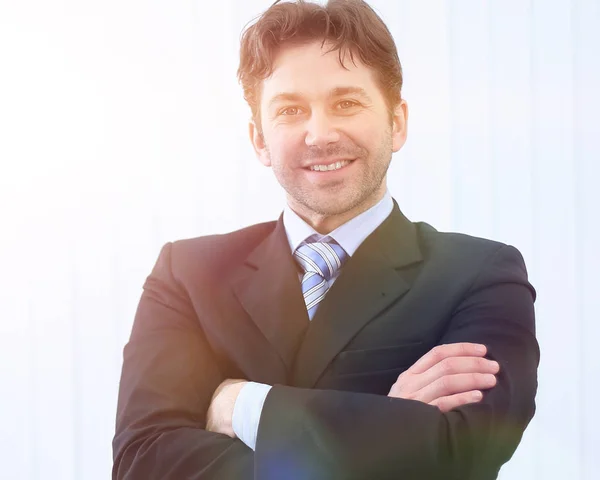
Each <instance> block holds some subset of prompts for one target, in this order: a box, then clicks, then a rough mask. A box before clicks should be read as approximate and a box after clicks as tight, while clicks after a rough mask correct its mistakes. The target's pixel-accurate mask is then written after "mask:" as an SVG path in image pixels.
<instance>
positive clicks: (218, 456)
mask: <svg viewBox="0 0 600 480" xmlns="http://www.w3.org/2000/svg"><path fill="white" fill-rule="evenodd" d="M171 249H172V244H167V245H165V246H164V247H163V249H162V251H161V253H160V256H159V258H158V261H157V263H156V265H155V267H154V269H153V271H152V273H151V274H150V276H149V277H148V279H147V280H146V283H145V284H144V291H143V293H142V297H141V299H140V302H139V305H138V309H137V312H136V316H135V321H134V324H133V329H132V333H131V338H130V340H129V342H128V344H127V345H126V346H125V349H124V354H123V369H122V374H121V382H120V387H119V401H118V407H117V422H116V432H115V437H114V440H113V457H114V464H113V474H112V475H113V479H128V480H129V479H130V480H137V479H140V480H151V479H161V480H163V479H177V480H179V479H183V478H185V479H190V480H191V479H197V480H200V479H211V480H212V479H215V480H218V479H223V480H235V479H240V480H241V479H251V478H254V475H253V468H254V452H252V450H250V449H249V448H248V447H247V446H246V445H244V444H243V443H242V442H241V441H240V440H238V439H235V440H234V439H231V438H229V437H227V436H226V435H221V434H217V433H213V432H208V431H206V430H205V425H206V412H207V410H208V406H209V404H210V400H211V397H212V394H213V393H214V390H215V389H216V388H217V386H218V385H219V384H220V383H221V382H222V381H223V380H224V377H223V375H222V374H221V372H220V370H219V366H218V362H217V361H216V360H215V356H214V354H213V352H212V350H211V348H210V346H209V344H208V342H207V340H206V338H205V336H204V333H203V331H202V329H201V327H200V323H199V322H198V320H197V318H196V315H195V312H194V311H193V309H192V307H191V302H190V300H189V298H188V297H187V294H186V293H185V291H184V289H183V288H181V287H180V286H179V284H178V283H177V281H176V279H175V278H174V277H173V275H172V273H171V265H170V264H171Z"/></svg>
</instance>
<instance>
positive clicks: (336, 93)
mask: <svg viewBox="0 0 600 480" xmlns="http://www.w3.org/2000/svg"><path fill="white" fill-rule="evenodd" d="M343 95H358V96H361V97H363V98H364V99H365V100H367V101H368V102H372V100H371V97H369V94H368V93H367V91H366V90H365V89H364V88H361V87H335V88H333V89H331V90H330V91H329V94H328V95H327V98H329V99H331V98H335V97H341V96H343ZM300 99H302V94H300V93H296V92H282V93H278V94H277V95H275V96H274V97H273V98H272V99H271V101H270V102H269V108H270V107H272V106H273V105H274V104H276V103H278V102H285V101H297V100H300Z"/></svg>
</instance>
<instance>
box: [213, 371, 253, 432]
mask: <svg viewBox="0 0 600 480" xmlns="http://www.w3.org/2000/svg"><path fill="white" fill-rule="evenodd" d="M246 383H248V382H247V381H246V380H232V379H227V380H225V381H224V382H222V383H221V384H220V385H219V386H218V387H217V389H216V390H215V393H214V394H213V396H212V399H211V401H210V405H209V407H208V412H207V413H206V430H207V431H209V432H215V433H223V434H225V435H228V436H230V437H231V438H236V434H235V432H234V431H233V421H232V419H233V407H234V406H235V401H236V399H237V397H238V394H239V393H240V390H241V389H242V387H243V386H244V385H245V384H246Z"/></svg>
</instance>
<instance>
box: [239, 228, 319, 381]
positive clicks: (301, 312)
mask: <svg viewBox="0 0 600 480" xmlns="http://www.w3.org/2000/svg"><path fill="white" fill-rule="evenodd" d="M233 290H234V292H235V295H236V296H237V297H238V299H239V301H240V303H241V304H242V306H243V308H244V310H246V312H248V314H249V315H250V317H251V318H252V320H253V321H254V322H255V323H256V325H257V326H258V328H259V329H260V331H261V332H262V334H263V335H264V336H265V337H266V339H267V340H268V341H269V343H270V344H271V345H272V346H273V348H274V349H275V350H276V351H277V352H278V353H279V356H280V357H281V359H282V361H283V363H284V364H285V366H286V368H287V370H288V371H291V367H292V365H293V361H294V357H295V355H296V352H297V349H298V345H299V343H300V341H301V340H302V336H303V335H304V332H305V330H306V327H307V326H308V321H309V320H308V314H307V312H306V307H305V305H304V298H303V297H302V289H301V286H300V281H299V277H298V270H297V267H296V264H295V262H294V260H293V257H292V254H291V252H290V246H289V243H288V240H287V236H286V233H285V228H284V226H283V218H282V217H280V218H279V220H278V221H277V223H276V225H275V229H274V230H273V232H272V233H271V234H270V235H269V236H268V237H266V238H265V240H263V242H262V243H260V244H259V245H258V247H257V248H256V249H255V250H253V251H252V253H251V254H250V255H249V256H248V258H247V259H246V261H245V262H244V264H243V265H242V266H241V267H240V270H239V271H238V272H237V275H235V278H234V280H233Z"/></svg>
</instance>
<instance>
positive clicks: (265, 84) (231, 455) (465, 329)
mask: <svg viewBox="0 0 600 480" xmlns="http://www.w3.org/2000/svg"><path fill="white" fill-rule="evenodd" d="M240 60H241V61H240V68H239V72H238V73H239V77H240V81H241V83H242V86H243V88H244V93H245V98H246V100H247V101H248V103H249V105H250V107H251V110H252V121H251V123H250V126H249V129H250V138H251V141H252V144H253V146H254V149H255V151H256V155H257V157H258V159H259V160H260V161H261V162H262V163H263V164H264V165H266V166H267V167H271V168H272V169H273V172H274V174H275V176H276V178H277V180H278V182H279V183H280V184H281V186H282V187H283V189H284V190H285V192H286V194H287V205H285V208H284V210H283V213H282V215H281V217H280V218H279V219H278V220H276V221H273V222H269V223H264V224H259V225H253V226H250V227H247V228H245V229H243V230H239V231H236V232H232V233H229V234H226V235H215V236H209V237H201V238H195V239H188V240H182V241H178V242H175V243H169V244H167V245H165V246H164V247H163V249H162V251H161V253H160V255H159V258H158V261H157V263H156V265H155V267H154V269H153V270H152V273H151V274H150V276H149V277H148V279H147V281H146V283H145V285H144V292H143V294H142V298H141V300H140V304H139V307H138V311H137V314H136V318H135V322H134V326H133V330H132V334H131V338H130V341H129V343H128V344H127V346H126V347H125V351H124V363H123V372H122V378H121V384H120V392H119V405H118V413H117V428H116V435H115V439H114V468H113V478H118V479H125V478H128V479H144V480H147V479H154V478H156V479H182V478H188V479H201V478H206V479H227V480H230V479H253V478H255V479H277V480H281V479H369V480H371V479H380V478H381V479H383V478H403V479H419V480H422V479H428V480H430V479H449V478H456V479H461V480H464V479H493V478H496V477H497V474H498V471H499V469H500V467H501V466H502V465H503V464H504V463H505V462H506V461H508V460H509V459H510V457H511V456H512V454H513V452H514V451H515V449H516V448H517V445H518V444H519V441H520V439H521V436H522V434H523V431H524V430H525V428H526V426H527V425H528V423H529V421H530V420H531V418H532V416H533V414H534V411H535V402H534V398H535V393H536V386H537V380H536V372H537V366H538V362H539V349H538V344H537V341H536V338H535V322H534V310H533V302H534V299H535V291H534V289H533V287H532V286H531V285H530V283H529V282H528V280H527V273H526V269H525V265H524V263H523V259H522V257H521V255H520V254H519V252H518V251H517V250H516V249H515V248H514V247H511V246H508V245H504V244H501V243H498V242H494V241H491V240H484V239H479V238H474V237H469V236H466V235H460V234H453V233H441V232H438V231H436V230H435V229H434V228H433V227H431V226H430V225H428V224H426V223H413V222H411V221H409V220H408V219H407V218H406V217H405V216H404V215H403V214H402V213H401V211H400V208H399V206H398V205H397V203H396V202H395V201H394V200H393V198H392V196H391V194H390V193H389V192H388V190H387V185H386V173H387V170H388V167H389V164H390V162H391V160H392V154H393V153H394V152H397V151H399V150H400V149H401V148H402V146H403V144H404V142H405V140H406V135H407V121H408V109H407V104H406V102H405V101H404V99H403V98H402V97H401V87H402V71H401V68H400V62H399V59H398V56H397V53H396V47H395V45H394V41H393V39H392V37H391V35H390V33H389V31H388V30H387V28H386V27H385V25H384V24H383V22H382V21H381V19H380V18H379V17H378V16H377V15H376V14H375V12H374V11H373V10H372V9H371V8H370V7H369V6H368V5H367V4H366V3H364V2H362V1H358V0H348V1H343V0H337V1H336V0H332V1H330V2H329V3H328V4H327V6H325V7H323V6H320V5H317V4H313V3H306V2H296V3H279V2H276V4H274V5H273V6H272V7H271V8H270V9H269V10H267V11H266V12H265V13H264V14H263V15H262V16H261V17H260V19H259V20H258V21H257V22H256V23H255V24H254V25H252V26H251V27H249V28H248V29H247V30H246V31H245V33H244V36H243V38H242V45H241V58H240Z"/></svg>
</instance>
